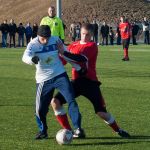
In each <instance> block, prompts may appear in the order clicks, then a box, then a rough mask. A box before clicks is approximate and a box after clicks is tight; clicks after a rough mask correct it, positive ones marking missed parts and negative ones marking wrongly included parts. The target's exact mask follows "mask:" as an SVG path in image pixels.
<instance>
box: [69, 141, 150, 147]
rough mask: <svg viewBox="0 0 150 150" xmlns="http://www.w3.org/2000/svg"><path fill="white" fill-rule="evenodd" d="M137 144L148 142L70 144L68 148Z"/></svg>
mask: <svg viewBox="0 0 150 150" xmlns="http://www.w3.org/2000/svg"><path fill="white" fill-rule="evenodd" d="M138 143H150V141H128V142H123V141H121V142H92V143H89V142H86V143H79V144H70V146H85V145H86V146H93V145H94V146H95V145H108V146H109V145H123V144H138Z"/></svg>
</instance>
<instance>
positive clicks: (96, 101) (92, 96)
mask: <svg viewBox="0 0 150 150" xmlns="http://www.w3.org/2000/svg"><path fill="white" fill-rule="evenodd" d="M88 85H90V86H88ZM99 85H100V84H99V82H96V81H88V80H87V81H86V85H85V87H84V91H83V95H84V96H85V97H87V98H88V99H89V100H90V101H91V103H92V104H93V107H94V109H95V113H96V114H97V115H98V116H99V117H100V118H102V119H103V120H104V122H105V123H107V124H108V125H109V126H110V127H111V128H112V129H113V130H114V131H115V132H117V133H118V134H119V135H120V136H122V137H129V136H130V135H129V134H128V133H127V132H125V131H123V130H121V129H120V127H119V126H118V124H117V123H116V121H115V119H114V117H113V116H112V115H111V114H110V113H108V112H107V110H106V105H105V101H104V98H103V96H102V94H101V90H100V88H99Z"/></svg>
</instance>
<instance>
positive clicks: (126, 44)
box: [122, 39, 130, 61]
mask: <svg viewBox="0 0 150 150" xmlns="http://www.w3.org/2000/svg"><path fill="white" fill-rule="evenodd" d="M129 44H130V39H123V50H124V58H123V59H122V60H123V61H129V55H128V49H129Z"/></svg>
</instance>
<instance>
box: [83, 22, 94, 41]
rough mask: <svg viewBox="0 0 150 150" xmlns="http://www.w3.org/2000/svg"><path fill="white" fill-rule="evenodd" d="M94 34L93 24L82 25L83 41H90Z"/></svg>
mask: <svg viewBox="0 0 150 150" xmlns="http://www.w3.org/2000/svg"><path fill="white" fill-rule="evenodd" d="M92 35H93V25H92V24H90V23H85V24H83V25H82V27H81V42H90V41H91V37H92Z"/></svg>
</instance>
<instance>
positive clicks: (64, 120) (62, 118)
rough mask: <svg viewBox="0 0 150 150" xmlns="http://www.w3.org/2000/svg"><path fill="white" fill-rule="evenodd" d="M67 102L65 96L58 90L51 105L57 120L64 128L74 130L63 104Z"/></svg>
mask: <svg viewBox="0 0 150 150" xmlns="http://www.w3.org/2000/svg"><path fill="white" fill-rule="evenodd" d="M64 103H66V101H65V99H64V97H63V96H62V95H61V94H60V93H59V92H58V93H57V94H56V95H55V97H54V98H53V99H52V100H51V106H52V108H53V111H54V114H55V116H56V119H57V121H58V122H59V124H60V125H61V127H62V128H64V129H68V130H72V129H71V126H70V124H69V121H68V117H67V114H66V111H65V109H64V108H63V104H64Z"/></svg>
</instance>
